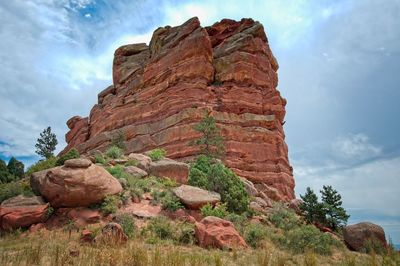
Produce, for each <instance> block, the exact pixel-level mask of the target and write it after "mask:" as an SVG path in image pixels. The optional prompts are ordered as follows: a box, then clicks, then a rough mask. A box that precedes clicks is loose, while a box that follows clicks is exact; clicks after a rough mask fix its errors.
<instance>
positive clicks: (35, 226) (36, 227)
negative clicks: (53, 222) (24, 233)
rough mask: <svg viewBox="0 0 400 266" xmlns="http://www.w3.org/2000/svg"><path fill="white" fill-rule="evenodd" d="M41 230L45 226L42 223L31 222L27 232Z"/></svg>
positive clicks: (44, 228)
mask: <svg viewBox="0 0 400 266" xmlns="http://www.w3.org/2000/svg"><path fill="white" fill-rule="evenodd" d="M42 230H46V226H45V224H44V223H38V224H32V225H31V226H30V227H29V232H30V233H37V232H39V231H42Z"/></svg>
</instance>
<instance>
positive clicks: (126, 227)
mask: <svg viewBox="0 0 400 266" xmlns="http://www.w3.org/2000/svg"><path fill="white" fill-rule="evenodd" d="M116 220H117V222H118V223H119V224H120V225H121V227H122V230H123V231H124V233H125V235H127V236H128V238H133V237H134V236H135V233H136V230H137V228H136V225H135V221H134V219H133V218H132V217H131V216H130V215H129V214H126V213H124V214H121V215H119V216H118V217H116Z"/></svg>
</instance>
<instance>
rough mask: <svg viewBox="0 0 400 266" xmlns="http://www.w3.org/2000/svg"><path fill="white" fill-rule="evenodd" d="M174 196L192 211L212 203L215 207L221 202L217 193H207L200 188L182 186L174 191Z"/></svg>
mask: <svg viewBox="0 0 400 266" xmlns="http://www.w3.org/2000/svg"><path fill="white" fill-rule="evenodd" d="M172 191H173V192H174V194H175V195H176V196H177V197H178V198H179V199H180V200H181V202H182V203H183V204H184V205H185V206H186V207H188V208H189V209H192V210H197V209H200V208H201V207H203V206H204V205H206V204H208V203H210V204H212V205H215V204H216V203H218V202H220V201H221V196H220V195H219V194H218V193H217V192H211V191H207V190H204V189H201V188H198V187H193V186H188V185H181V186H180V187H177V188H174V189H172Z"/></svg>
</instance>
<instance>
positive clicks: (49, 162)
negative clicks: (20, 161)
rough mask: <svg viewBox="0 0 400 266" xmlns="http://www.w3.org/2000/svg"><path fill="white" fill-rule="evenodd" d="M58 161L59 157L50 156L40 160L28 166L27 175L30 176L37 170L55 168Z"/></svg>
mask: <svg viewBox="0 0 400 266" xmlns="http://www.w3.org/2000/svg"><path fill="white" fill-rule="evenodd" d="M56 162H57V157H50V158H48V159H45V160H40V161H38V162H36V163H35V164H33V165H32V166H30V167H29V168H28V170H27V171H26V175H27V176H30V175H31V174H33V173H35V172H39V171H43V170H46V169H49V168H53V167H55V166H56Z"/></svg>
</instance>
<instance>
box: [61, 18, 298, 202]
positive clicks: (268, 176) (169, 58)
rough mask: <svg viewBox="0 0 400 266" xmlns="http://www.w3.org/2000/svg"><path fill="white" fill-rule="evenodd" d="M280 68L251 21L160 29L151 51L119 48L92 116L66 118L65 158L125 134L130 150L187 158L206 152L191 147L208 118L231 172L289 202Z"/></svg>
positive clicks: (289, 173) (139, 46)
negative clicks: (156, 150)
mask: <svg viewBox="0 0 400 266" xmlns="http://www.w3.org/2000/svg"><path fill="white" fill-rule="evenodd" d="M277 69H278V63H277V61H276V59H275V57H274V56H273V54H272V52H271V50H270V47H269V44H268V39H267V37H266V35H265V32H264V29H263V26H262V25H261V24H260V23H259V22H255V21H253V20H252V19H242V20H241V21H233V20H228V19H224V20H222V21H220V22H217V23H215V24H214V25H212V26H210V27H206V28H202V27H201V26H200V22H199V21H198V19H197V18H192V19H190V20H189V21H187V22H186V23H184V24H183V25H181V26H178V27H169V26H167V27H163V28H158V29H157V30H156V31H155V32H154V34H153V37H152V40H151V42H150V44H149V46H146V45H145V44H130V45H126V46H122V47H120V48H118V49H117V50H116V52H115V57H114V63H113V83H114V84H113V85H112V86H110V87H109V88H107V89H106V90H104V91H102V92H101V93H100V94H99V97H98V98H99V101H98V104H96V105H95V106H94V107H93V108H92V110H91V112H90V114H89V116H88V117H87V118H80V117H74V118H71V119H70V120H69V121H68V127H69V128H70V131H69V132H68V133H67V135H66V140H67V143H68V145H67V147H66V148H65V149H64V152H66V151H67V150H69V149H71V148H73V147H75V148H77V149H78V151H79V152H80V153H81V154H85V153H89V154H91V153H93V152H95V151H96V150H100V151H105V150H106V149H107V147H108V146H109V144H110V142H111V139H112V137H113V136H114V135H115V134H116V133H117V132H118V131H119V130H121V131H122V132H124V134H125V136H126V143H125V144H126V147H127V153H131V152H134V153H141V152H145V151H148V150H151V149H154V148H157V147H162V148H164V149H165V150H166V151H167V153H168V157H170V158H172V159H178V160H181V161H184V160H186V159H188V158H193V156H195V155H197V154H198V152H199V150H198V148H197V147H194V146H189V145H188V143H189V142H190V141H192V140H194V139H196V138H198V136H199V135H198V133H197V132H195V131H194V130H193V128H192V126H193V125H194V124H196V123H198V122H199V121H200V120H201V119H202V118H203V117H204V115H205V114H206V113H210V114H211V115H212V116H213V117H214V118H215V119H216V121H217V125H218V126H219V127H220V128H221V131H222V135H223V137H224V138H225V140H226V142H225V149H226V152H227V154H226V157H225V159H224V160H225V163H226V165H227V166H228V167H230V168H231V169H233V171H235V172H236V173H237V174H238V175H239V176H241V177H243V178H246V179H248V180H250V181H252V182H253V183H254V184H260V183H262V184H266V185H268V187H269V188H272V189H275V190H276V191H277V193H275V195H274V197H273V199H274V200H284V201H290V200H291V199H293V198H294V185H295V184H294V179H293V173H292V168H291V166H290V164H289V160H288V148H287V145H286V143H285V134H284V131H283V123H284V117H285V112H286V111H285V105H286V100H285V99H284V98H282V97H281V95H280V93H279V91H278V90H277V89H276V88H277V84H278V76H277ZM139 168H142V167H140V166H139ZM142 169H143V168H142ZM144 170H146V171H147V170H148V169H144ZM268 191H270V189H269V190H268ZM267 194H268V193H267ZM268 196H270V195H268ZM271 198H272V197H271Z"/></svg>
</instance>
